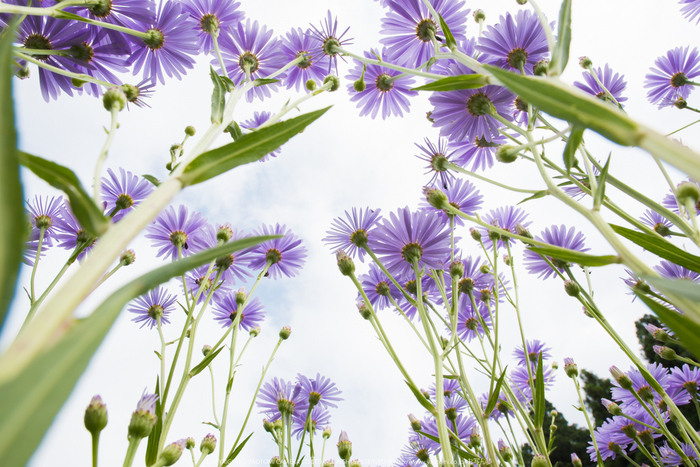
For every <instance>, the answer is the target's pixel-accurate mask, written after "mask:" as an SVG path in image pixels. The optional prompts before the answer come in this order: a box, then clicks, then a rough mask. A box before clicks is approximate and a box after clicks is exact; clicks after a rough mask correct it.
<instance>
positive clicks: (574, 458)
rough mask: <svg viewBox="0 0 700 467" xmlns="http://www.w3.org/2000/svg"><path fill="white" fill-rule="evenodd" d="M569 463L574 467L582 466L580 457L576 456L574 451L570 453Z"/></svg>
mask: <svg viewBox="0 0 700 467" xmlns="http://www.w3.org/2000/svg"><path fill="white" fill-rule="evenodd" d="M571 463H572V464H573V465H574V467H583V463H582V462H581V459H579V458H578V456H577V455H576V453H575V452H572V453H571Z"/></svg>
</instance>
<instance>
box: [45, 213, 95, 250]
mask: <svg viewBox="0 0 700 467" xmlns="http://www.w3.org/2000/svg"><path fill="white" fill-rule="evenodd" d="M53 237H54V238H55V239H56V240H57V241H58V246H60V247H61V248H65V249H66V250H74V249H76V248H78V247H81V248H82V251H81V252H80V254H78V261H80V262H82V261H83V260H84V259H85V256H86V255H87V253H88V251H90V250H91V249H92V247H93V246H94V245H95V241H96V238H95V237H92V236H91V235H90V234H88V233H87V232H85V231H84V230H83V228H82V226H81V225H80V223H79V222H78V219H76V218H75V216H74V215H73V211H71V209H70V206H69V205H68V203H64V204H63V205H62V206H61V216H60V217H59V218H58V219H57V220H56V233H55V234H54V236H53Z"/></svg>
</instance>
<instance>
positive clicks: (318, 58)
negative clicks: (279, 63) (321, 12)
mask: <svg viewBox="0 0 700 467" xmlns="http://www.w3.org/2000/svg"><path fill="white" fill-rule="evenodd" d="M320 47H321V44H320V43H319V42H318V40H317V39H316V38H315V37H314V36H313V35H312V33H311V29H307V30H306V32H304V31H303V30H302V29H301V28H296V29H295V28H292V30H291V31H289V32H288V33H287V36H286V38H283V39H282V52H283V53H284V58H285V60H286V61H287V62H291V61H292V60H294V59H296V58H299V57H306V58H304V59H303V60H302V61H301V62H299V63H297V64H296V65H295V66H294V67H292V68H291V69H290V70H289V71H288V72H287V77H286V80H285V81H286V83H287V89H292V87H294V88H295V89H296V90H297V92H298V91H299V89H300V88H301V89H303V90H305V91H306V92H307V93H309V92H311V91H309V90H308V89H307V88H306V82H307V81H308V80H310V79H312V80H314V81H320V82H323V80H324V78H325V77H326V74H327V73H328V70H329V69H330V66H331V64H330V59H329V58H328V56H327V55H325V54H316V55H315V56H314V55H313V51H315V50H318V49H319V48H320Z"/></svg>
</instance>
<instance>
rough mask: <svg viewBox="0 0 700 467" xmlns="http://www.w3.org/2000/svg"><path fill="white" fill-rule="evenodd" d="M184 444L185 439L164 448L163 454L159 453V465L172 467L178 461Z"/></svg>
mask: <svg viewBox="0 0 700 467" xmlns="http://www.w3.org/2000/svg"><path fill="white" fill-rule="evenodd" d="M186 443H187V440H186V439H181V440H178V441H175V442H174V443H171V444H168V445H167V446H165V448H164V449H163V452H162V453H160V458H159V461H160V465H173V464H174V463H175V462H177V461H179V460H180V456H181V455H182V451H183V450H184V449H185V444H186Z"/></svg>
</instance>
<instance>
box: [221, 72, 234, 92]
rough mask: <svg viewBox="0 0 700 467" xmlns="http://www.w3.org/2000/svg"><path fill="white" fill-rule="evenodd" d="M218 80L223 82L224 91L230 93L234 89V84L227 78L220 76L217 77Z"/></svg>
mask: <svg viewBox="0 0 700 467" xmlns="http://www.w3.org/2000/svg"><path fill="white" fill-rule="evenodd" d="M219 78H221V81H223V83H224V86H226V90H227V91H228V92H231V91H233V90H234V89H236V84H235V83H234V82H233V81H231V78H229V77H227V76H221V75H219Z"/></svg>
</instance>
